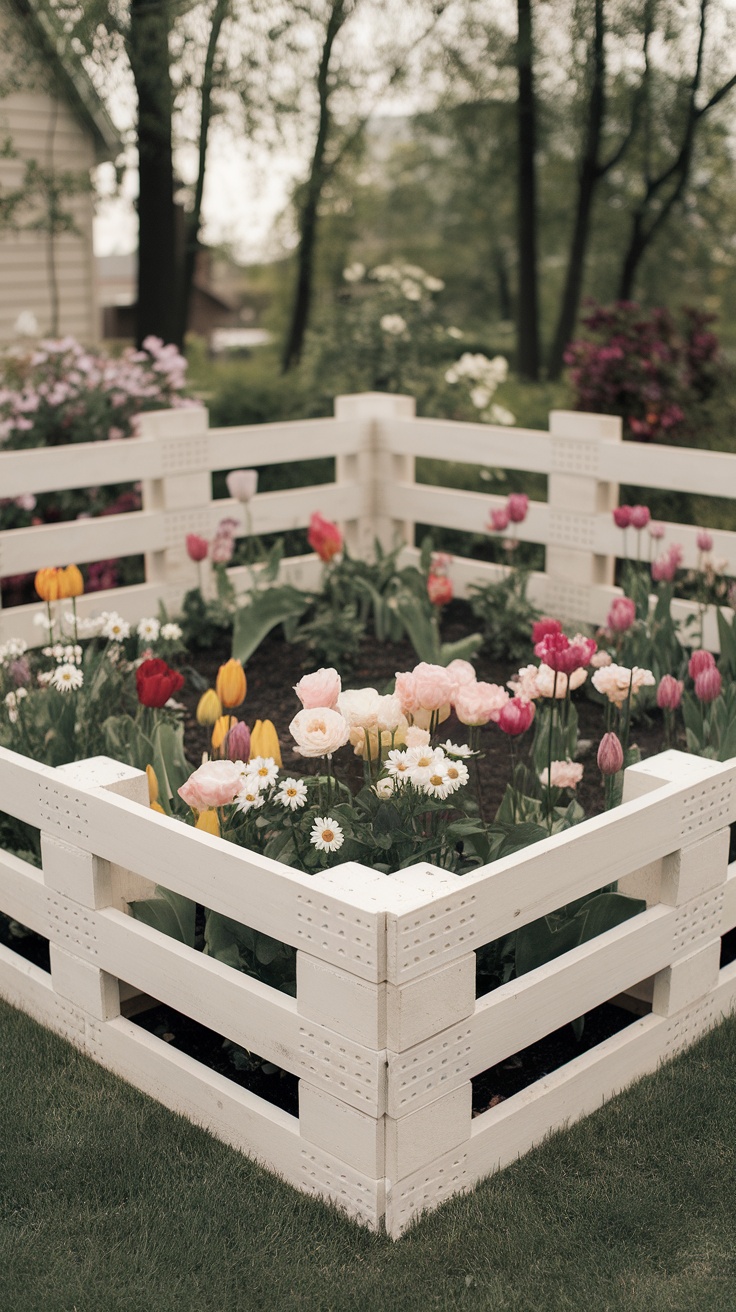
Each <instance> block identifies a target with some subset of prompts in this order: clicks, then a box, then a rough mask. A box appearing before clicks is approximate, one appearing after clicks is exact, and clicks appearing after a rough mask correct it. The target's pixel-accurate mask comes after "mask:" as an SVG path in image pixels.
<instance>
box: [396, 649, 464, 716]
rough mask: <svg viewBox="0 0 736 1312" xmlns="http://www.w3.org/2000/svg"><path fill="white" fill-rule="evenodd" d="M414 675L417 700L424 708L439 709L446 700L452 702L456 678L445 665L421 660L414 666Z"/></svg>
mask: <svg viewBox="0 0 736 1312" xmlns="http://www.w3.org/2000/svg"><path fill="white" fill-rule="evenodd" d="M413 675H414V693H415V696H416V700H417V702H418V704H419V706H420V707H422V708H423V709H424V710H426V711H438V710H439V709H440V707H441V706H444V705H445V703H446V702H452V698H453V693H454V691H455V680H454V679H453V677H452V675H451V674H448V672H447V669H446V668H445V666H444V665H430V664H429V662H427V661H420V663H419V664H418V665H415V666H414V670H413ZM397 691H399V690H398V689H397ZM399 696H400V697H401V693H400V692H399ZM402 705H403V697H402Z"/></svg>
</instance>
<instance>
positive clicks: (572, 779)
mask: <svg viewBox="0 0 736 1312" xmlns="http://www.w3.org/2000/svg"><path fill="white" fill-rule="evenodd" d="M549 774H550V771H549V770H548V769H547V768H546V767H545V769H544V770H543V771H542V773H541V774H540V776H539V780H540V783H543V784H544V785H545V787H546V784H547V776H548V775H549ZM582 777H583V767H582V765H579V764H578V763H577V761H553V762H552V770H551V778H552V787H553V788H577V786H578V784H579V783H580V780H581V779H582Z"/></svg>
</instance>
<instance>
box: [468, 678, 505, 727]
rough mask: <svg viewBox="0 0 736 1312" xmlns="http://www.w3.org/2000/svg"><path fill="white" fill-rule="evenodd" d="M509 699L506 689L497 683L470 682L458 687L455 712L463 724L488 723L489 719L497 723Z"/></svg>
mask: <svg viewBox="0 0 736 1312" xmlns="http://www.w3.org/2000/svg"><path fill="white" fill-rule="evenodd" d="M509 700H510V699H509V694H508V693H507V692H506V689H505V688H500V687H499V686H498V684H496V683H478V682H476V683H468V684H466V685H465V687H463V688H458V691H457V695H456V697H455V714H456V716H457V718H458V720H459V721H460V723H461V724H473V725H475V724H488V722H489V720H493V721H494V722H496V723H497V722H498V717H499V715H500V714H501V711H502V709H503V707H504V706H505V705H506V703H507V701H509Z"/></svg>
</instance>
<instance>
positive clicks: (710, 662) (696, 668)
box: [687, 648, 716, 679]
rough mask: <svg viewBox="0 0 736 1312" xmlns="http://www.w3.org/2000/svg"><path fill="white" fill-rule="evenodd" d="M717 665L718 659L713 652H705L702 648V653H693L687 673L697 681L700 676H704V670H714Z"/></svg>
mask: <svg viewBox="0 0 736 1312" xmlns="http://www.w3.org/2000/svg"><path fill="white" fill-rule="evenodd" d="M715 663H716V658H715V656H714V655H713V654H712V652H709V651H705V649H704V648H702V649H701V650H700V651H694V652H693V654H692V656H691V657H690V660H689V661H688V663H687V672H688V674H689V675H690V678H691V679H697V677H698V675H699V674H702V673H703V671H704V670H712V669H713V667H714V665H715Z"/></svg>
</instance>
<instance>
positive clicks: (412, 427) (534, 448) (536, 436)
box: [381, 419, 551, 474]
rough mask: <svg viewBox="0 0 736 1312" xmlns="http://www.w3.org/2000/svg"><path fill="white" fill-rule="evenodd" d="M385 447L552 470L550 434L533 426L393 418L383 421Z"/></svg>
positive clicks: (413, 453)
mask: <svg viewBox="0 0 736 1312" xmlns="http://www.w3.org/2000/svg"><path fill="white" fill-rule="evenodd" d="M381 441H382V445H383V447H384V449H385V450H387V451H391V452H393V453H394V454H396V455H411V456H426V457H427V458H431V459H435V460H452V461H462V462H464V463H466V464H471V465H487V466H494V467H501V468H503V469H521V470H526V471H528V472H534V473H542V474H546V473H549V470H550V468H551V445H550V439H549V435H548V434H547V433H544V432H541V431H539V430H538V429H534V428H502V427H499V426H497V425H494V424H472V423H458V422H453V421H450V420H446V419H390V420H383V421H382V422H381Z"/></svg>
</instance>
